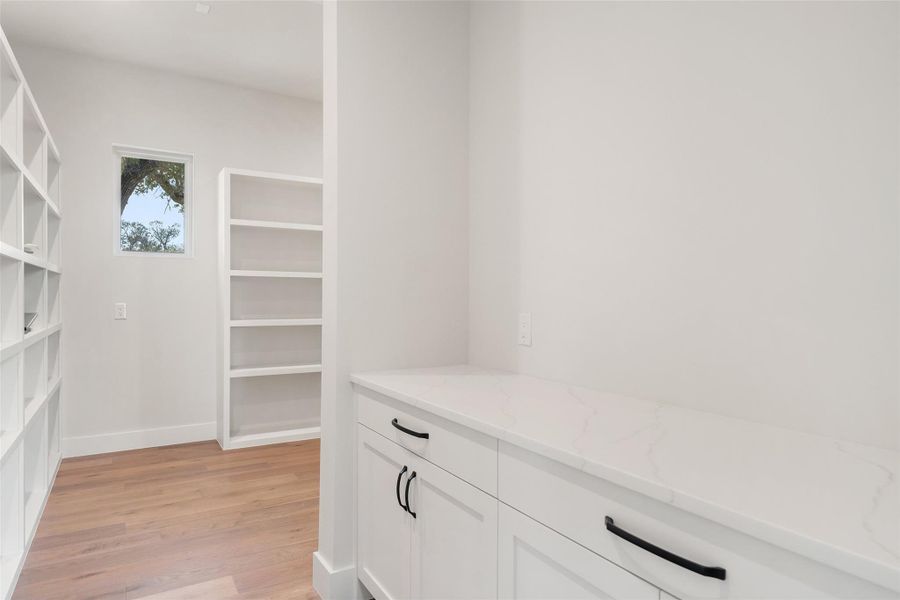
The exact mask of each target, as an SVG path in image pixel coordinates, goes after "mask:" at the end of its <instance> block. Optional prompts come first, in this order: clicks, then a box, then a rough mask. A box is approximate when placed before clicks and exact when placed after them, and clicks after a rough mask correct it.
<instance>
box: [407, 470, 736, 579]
mask: <svg viewBox="0 0 900 600" xmlns="http://www.w3.org/2000/svg"><path fill="white" fill-rule="evenodd" d="M406 486H407V488H408V487H409V483H407V484H406ZM606 529H607V531H609V532H610V533H612V534H613V535H617V536H619V537H620V538H622V539H623V540H625V541H626V542H631V543H632V544H634V545H635V546H637V547H638V548H643V549H644V550H646V551H647V552H649V553H651V554H655V555H656V556H658V557H660V558H663V559H665V560H667V561H669V562H671V563H675V564H676V565H678V566H679V567H684V568H685V569H687V570H688V571H693V572H694V573H697V574H698V575H703V576H704V577H712V578H713V579H721V580H722V581H725V569H723V568H722V567H707V566H705V565H701V564H698V563H695V562H694V561H692V560H688V559H686V558H682V557H680V556H678V555H677V554H672V553H671V552H669V551H668V550H663V549H662V548H660V547H659V546H654V545H653V544H651V543H650V542H647V541H644V540H642V539H641V538H639V537H637V536H636V535H633V534H631V533H628V532H627V531H625V530H624V529H622V528H620V527H617V526H616V522H615V521H613V518H612V517H609V516H607V517H606Z"/></svg>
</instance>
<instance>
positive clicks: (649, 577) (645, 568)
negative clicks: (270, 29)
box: [498, 442, 892, 600]
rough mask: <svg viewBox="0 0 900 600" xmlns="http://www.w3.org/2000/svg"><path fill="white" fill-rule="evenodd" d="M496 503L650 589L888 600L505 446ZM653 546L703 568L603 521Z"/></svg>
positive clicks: (682, 594) (872, 589) (816, 566)
mask: <svg viewBox="0 0 900 600" xmlns="http://www.w3.org/2000/svg"><path fill="white" fill-rule="evenodd" d="M498 464H499V467H498V469H499V484H498V489H499V496H498V497H499V498H500V500H501V502H503V503H506V504H509V505H510V506H513V507H514V508H516V509H518V510H520V511H522V512H523V513H525V514H527V515H530V516H531V517H533V518H534V519H536V520H538V521H540V522H541V523H544V524H545V525H547V526H548V527H550V528H551V529H554V530H556V531H558V532H560V533H561V534H563V535H564V536H566V537H568V538H571V539H572V540H575V541H576V542H578V543H579V544H581V545H583V546H585V547H587V548H589V549H590V550H592V551H594V552H596V553H597V554H599V555H601V556H603V557H605V558H607V559H609V560H610V561H612V562H614V563H616V564H617V565H620V566H621V567H622V568H624V569H626V570H628V571H630V572H632V573H634V574H635V575H637V576H638V577H640V578H641V579H644V580H646V581H648V582H650V583H651V584H653V585H654V586H657V587H659V588H661V589H663V590H665V591H667V592H669V593H670V594H672V595H674V596H676V597H678V598H683V599H688V598H748V599H749V598H753V599H761V598H773V599H774V598H778V599H779V600H785V599H789V598H889V597H892V596H891V593H890V592H888V591H887V590H884V589H883V588H880V587H877V586H874V585H872V584H869V583H868V582H865V581H863V580H861V579H858V578H856V577H854V576H851V575H849V574H846V573H843V572H840V571H837V570H835V569H832V568H829V567H826V566H825V565H822V564H820V563H816V562H814V561H811V560H809V559H806V558H804V557H802V556H799V555H797V554H794V553H791V552H788V551H786V550H782V549H780V548H777V547H775V546H772V545H770V544H768V543H766V542H763V541H761V540H758V539H754V538H752V537H750V536H747V535H744V534H742V533H739V532H737V531H734V530H732V529H729V528H727V527H723V526H721V525H718V524H716V523H713V522H712V521H709V520H707V519H703V518H701V517H698V516H696V515H692V514H690V513H688V512H686V511H683V510H681V509H678V508H675V507H673V506H671V505H667V504H664V503H662V502H659V501H656V500H653V499H651V498H649V497H647V496H644V495H641V494H637V493H635V492H632V491H630V490H627V489H625V488H622V487H621V486H617V485H614V484H611V483H609V482H607V481H605V480H603V479H600V478H598V477H593V476H591V475H587V474H585V473H582V472H580V471H577V470H575V469H572V468H570V467H568V466H565V465H562V464H560V463H557V462H555V461H552V460H550V459H547V458H543V457H540V456H538V455H536V454H533V453H531V452H528V451H525V450H522V449H521V448H517V447H515V446H511V445H509V444H506V443H504V442H501V443H500V446H499V460H498ZM607 516H609V517H612V518H613V519H614V521H615V523H614V524H615V525H616V526H618V527H620V528H622V529H624V530H626V531H627V532H628V533H630V534H633V535H635V536H637V537H639V538H641V539H643V540H646V541H647V542H650V543H651V544H654V545H655V546H658V547H661V548H663V549H665V550H667V551H669V552H672V553H674V554H676V555H678V556H681V557H684V558H686V559H688V560H690V561H693V562H695V563H699V564H701V565H706V566H715V567H723V568H724V569H726V579H725V580H724V581H722V580H719V579H713V578H710V577H705V576H703V575H699V574H696V573H694V572H692V571H690V570H687V569H686V568H684V567H682V566H678V565H676V564H673V563H672V562H669V561H667V560H665V559H663V558H660V557H658V556H656V555H654V554H651V553H650V552H648V551H647V550H644V549H642V548H640V547H638V546H637V545H635V544H634V543H631V542H629V541H626V540H625V539H622V538H621V537H618V536H616V535H614V534H613V533H612V532H610V531H608V530H607V526H606V522H605V518H606V517H607Z"/></svg>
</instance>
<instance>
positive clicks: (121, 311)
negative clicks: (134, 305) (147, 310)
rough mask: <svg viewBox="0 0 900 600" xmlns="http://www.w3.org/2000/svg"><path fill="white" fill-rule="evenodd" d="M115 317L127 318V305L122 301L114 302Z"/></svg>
mask: <svg viewBox="0 0 900 600" xmlns="http://www.w3.org/2000/svg"><path fill="white" fill-rule="evenodd" d="M115 318H116V320H117V321H121V320H122V319H127V318H128V306H127V305H126V304H125V303H124V302H116V316H115Z"/></svg>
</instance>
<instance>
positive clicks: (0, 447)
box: [0, 354, 22, 452]
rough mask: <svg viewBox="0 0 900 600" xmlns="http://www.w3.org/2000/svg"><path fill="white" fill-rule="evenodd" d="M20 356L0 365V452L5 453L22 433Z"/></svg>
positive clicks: (16, 355) (17, 355)
mask: <svg viewBox="0 0 900 600" xmlns="http://www.w3.org/2000/svg"><path fill="white" fill-rule="evenodd" d="M21 361H22V355H21V354H14V355H13V356H10V357H9V358H7V359H6V360H4V361H3V362H2V363H0V451H2V452H6V451H7V450H9V448H10V447H11V446H12V444H13V442H15V440H16V438H17V437H18V435H19V434H20V433H21V432H22V386H21V381H22V377H21V373H20V369H21V365H22V362H21Z"/></svg>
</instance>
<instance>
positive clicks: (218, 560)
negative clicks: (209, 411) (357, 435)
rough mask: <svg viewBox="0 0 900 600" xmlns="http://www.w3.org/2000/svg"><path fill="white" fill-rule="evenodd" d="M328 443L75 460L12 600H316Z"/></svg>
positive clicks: (202, 446)
mask: <svg viewBox="0 0 900 600" xmlns="http://www.w3.org/2000/svg"><path fill="white" fill-rule="evenodd" d="M318 495H319V442H318V440H310V441H305V442H296V443H290V444H279V445H277V446H264V447H260V448H247V449H242V450H232V451H230V452H222V451H221V450H220V449H219V447H218V444H216V443H215V442H201V443H197V444H184V445H180V446H168V447H164V448H150V449H146V450H134V451H129V452H117V453H111V454H105V455H102V456H99V457H86V458H75V459H66V460H64V461H63V463H62V465H61V466H60V471H59V474H58V476H57V479H56V483H55V484H54V487H53V490H52V491H51V493H50V498H49V500H48V501H47V507H46V509H45V513H44V516H43V517H42V519H41V523H40V525H39V527H38V531H37V534H36V536H35V540H34V542H33V544H32V550H31V552H30V553H29V555H28V558H27V560H26V562H25V567H24V569H23V570H22V574H21V576H20V578H19V583H18V585H17V587H16V591H15V594H14V596H13V598H14V599H15V600H63V599H67V600H68V599H79V600H85V599H88V598H104V599H115V600H130V599H132V598H133V599H137V598H141V599H142V600H190V599H194V598H197V599H201V598H202V599H210V600H212V599H221V600H237V599H248V598H254V599H257V600H259V599H262V598H272V599H273V600H274V599H278V600H281V599H291V598H296V599H298V600H308V599H309V600H312V599H315V598H317V595H316V594H315V591H314V590H313V588H312V553H313V552H314V551H315V548H316V546H317V535H318Z"/></svg>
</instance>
